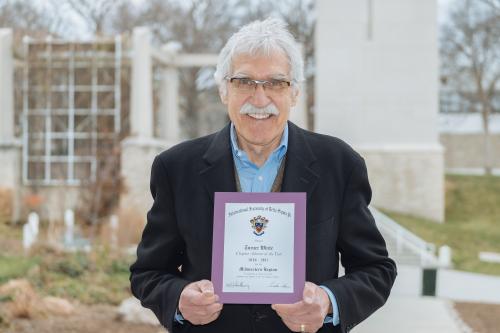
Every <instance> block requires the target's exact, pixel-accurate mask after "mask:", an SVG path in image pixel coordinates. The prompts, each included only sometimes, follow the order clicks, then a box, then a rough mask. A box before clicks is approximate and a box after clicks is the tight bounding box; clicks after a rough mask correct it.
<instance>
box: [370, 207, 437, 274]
mask: <svg viewBox="0 0 500 333" xmlns="http://www.w3.org/2000/svg"><path fill="white" fill-rule="evenodd" d="M369 208H370V211H371V213H372V215H373V217H374V219H375V223H376V224H377V226H378V227H379V228H380V229H383V230H384V231H386V232H387V233H389V234H390V235H392V236H393V237H394V238H395V239H396V254H399V253H401V252H402V250H403V247H406V248H407V249H409V250H410V251H412V252H414V253H415V254H416V255H418V256H419V257H420V264H421V265H422V266H428V265H437V264H438V259H437V258H436V255H435V253H436V246H435V245H434V244H432V243H429V242H426V241H425V240H423V239H422V238H420V237H418V236H417V235H415V234H414V233H412V232H411V231H409V230H408V229H406V228H405V227H403V226H401V225H399V224H398V223H397V222H395V221H394V220H393V219H391V218H390V217H389V216H387V215H385V214H383V213H382V212H381V211H379V210H378V209H376V208H374V207H372V206H370V207H369Z"/></svg>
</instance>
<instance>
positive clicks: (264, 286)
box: [212, 192, 306, 304]
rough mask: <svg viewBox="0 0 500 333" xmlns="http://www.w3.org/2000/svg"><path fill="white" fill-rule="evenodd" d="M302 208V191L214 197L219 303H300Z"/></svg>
mask: <svg viewBox="0 0 500 333" xmlns="http://www.w3.org/2000/svg"><path fill="white" fill-rule="evenodd" d="M305 207H306V194H305V193H289V192H276V193H241V192H237V193H232V192H231V193H230V192H216V193H215V202H214V228H213V248H212V282H213V284H214V289H215V293H216V294H217V295H219V297H220V302H222V303H243V304H274V303H294V302H297V301H299V300H301V299H302V292H303V289H304V282H305V220H306V211H305Z"/></svg>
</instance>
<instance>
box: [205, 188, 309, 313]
mask: <svg viewBox="0 0 500 333" xmlns="http://www.w3.org/2000/svg"><path fill="white" fill-rule="evenodd" d="M226 203H294V204H295V214H294V217H295V221H294V226H295V230H294V242H295V244H294V268H293V271H294V272H293V273H294V278H293V293H239V292H223V291H222V272H223V257H224V230H225V229H224V223H225V215H226V214H225V207H226ZM214 206H215V207H214V230H213V243H212V282H213V284H214V290H215V293H216V294H217V295H218V296H219V302H221V303H233V304H289V303H295V302H298V301H300V300H302V292H303V289H304V283H305V266H306V258H305V255H306V249H305V245H306V244H305V243H306V241H305V240H306V237H305V236H306V226H305V223H306V193H292V192H279V193H248V192H245V193H242V192H215V205H214Z"/></svg>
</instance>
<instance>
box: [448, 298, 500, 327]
mask: <svg viewBox="0 0 500 333" xmlns="http://www.w3.org/2000/svg"><path fill="white" fill-rule="evenodd" d="M455 309H456V310H457V312H458V313H459V315H460V317H461V318H462V320H463V321H464V322H465V323H466V324H467V325H468V326H469V327H470V328H472V330H473V331H474V332H476V333H498V332H500V304H480V303H455Z"/></svg>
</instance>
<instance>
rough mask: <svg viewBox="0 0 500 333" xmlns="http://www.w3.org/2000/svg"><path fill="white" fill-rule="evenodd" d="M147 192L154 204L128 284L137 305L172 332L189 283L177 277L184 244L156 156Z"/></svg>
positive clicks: (165, 179)
mask: <svg viewBox="0 0 500 333" xmlns="http://www.w3.org/2000/svg"><path fill="white" fill-rule="evenodd" d="M150 189H151V194H152V196H153V199H154V202H153V206H152V207H151V209H150V210H149V212H148V214H147V223H146V226H145V228H144V231H143V234H142V239H141V241H140V243H139V245H138V247H137V260H136V262H135V263H134V264H133V265H132V266H131V267H130V272H131V275H130V284H131V289H132V293H133V295H134V296H135V297H137V298H138V299H139V300H140V301H141V304H142V305H143V306H144V307H146V308H149V309H151V310H152V311H153V312H154V313H155V314H156V317H158V319H159V321H160V323H161V324H162V325H163V326H164V327H166V328H167V329H168V330H169V332H173V328H172V326H173V324H174V316H175V313H176V309H177V304H178V301H179V296H180V294H181V292H182V290H183V289H184V287H185V286H186V285H187V284H188V283H189V282H190V281H187V280H185V279H183V278H181V277H180V272H179V266H180V265H181V264H182V257H183V255H184V242H183V240H182V238H181V236H180V234H179V230H178V228H177V222H176V218H175V211H174V204H173V194H172V190H171V186H170V185H169V182H168V177H167V172H166V168H165V166H164V165H163V163H162V161H161V159H160V157H159V156H156V158H155V160H154V162H153V166H152V169H151V182H150Z"/></svg>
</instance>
